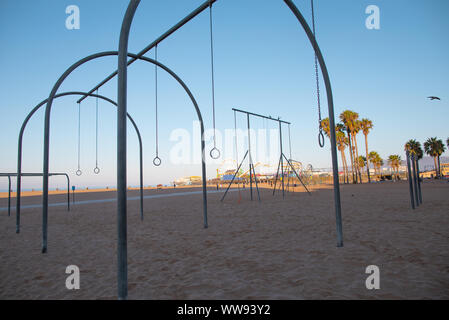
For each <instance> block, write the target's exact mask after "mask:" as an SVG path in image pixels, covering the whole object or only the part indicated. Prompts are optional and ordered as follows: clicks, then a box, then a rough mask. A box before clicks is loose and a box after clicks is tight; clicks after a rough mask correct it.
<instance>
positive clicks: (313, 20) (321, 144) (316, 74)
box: [310, 0, 324, 147]
mask: <svg viewBox="0 0 449 320" xmlns="http://www.w3.org/2000/svg"><path fill="white" fill-rule="evenodd" d="M310 6H311V8H312V32H313V37H314V39H315V42H314V43H313V53H314V54H315V79H316V94H317V104H318V124H319V134H318V143H319V144H320V146H321V147H324V135H323V127H322V125H321V121H322V119H321V101H320V78H319V73H318V57H317V54H316V45H315V44H316V30H315V10H314V7H313V0H310Z"/></svg>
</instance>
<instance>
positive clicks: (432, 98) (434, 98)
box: [427, 96, 441, 100]
mask: <svg viewBox="0 0 449 320" xmlns="http://www.w3.org/2000/svg"><path fill="white" fill-rule="evenodd" d="M427 98H429V99H430V100H441V99H440V98H438V97H435V96H430V97H427Z"/></svg>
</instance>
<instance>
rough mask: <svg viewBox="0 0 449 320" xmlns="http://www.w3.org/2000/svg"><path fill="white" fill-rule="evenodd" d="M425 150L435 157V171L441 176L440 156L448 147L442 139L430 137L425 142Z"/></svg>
mask: <svg viewBox="0 0 449 320" xmlns="http://www.w3.org/2000/svg"><path fill="white" fill-rule="evenodd" d="M424 150H425V151H426V153H427V154H428V155H429V156H431V157H433V161H434V165H435V173H436V175H437V177H440V166H439V163H440V156H441V155H442V154H443V152H444V151H445V150H446V147H445V146H444V143H443V141H442V140H439V139H437V138H436V137H435V138H429V139H427V140H426V142H424ZM437 160H438V166H437Z"/></svg>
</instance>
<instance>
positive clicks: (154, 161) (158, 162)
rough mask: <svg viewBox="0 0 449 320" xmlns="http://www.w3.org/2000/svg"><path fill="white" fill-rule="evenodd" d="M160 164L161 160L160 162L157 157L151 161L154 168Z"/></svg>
mask: <svg viewBox="0 0 449 320" xmlns="http://www.w3.org/2000/svg"><path fill="white" fill-rule="evenodd" d="M161 163H162V160H161V158H159V157H158V156H156V158H154V159H153V164H154V165H155V166H156V167H159V166H160V165H161Z"/></svg>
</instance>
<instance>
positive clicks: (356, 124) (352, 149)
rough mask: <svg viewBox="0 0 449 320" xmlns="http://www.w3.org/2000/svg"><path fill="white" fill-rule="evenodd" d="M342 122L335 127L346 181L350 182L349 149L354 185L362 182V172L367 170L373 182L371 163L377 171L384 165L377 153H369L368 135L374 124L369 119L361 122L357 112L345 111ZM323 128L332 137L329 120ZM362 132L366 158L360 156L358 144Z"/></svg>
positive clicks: (322, 125) (324, 121)
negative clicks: (347, 149) (370, 173)
mask: <svg viewBox="0 0 449 320" xmlns="http://www.w3.org/2000/svg"><path fill="white" fill-rule="evenodd" d="M340 121H341V123H338V124H337V125H336V126H335V131H336V141H337V148H338V151H340V154H341V160H342V164H343V171H344V180H345V182H349V176H350V172H349V165H348V162H347V160H346V154H345V150H346V148H347V147H349V155H350V157H349V158H350V160H351V167H350V168H351V175H352V181H353V183H357V182H361V181H362V173H361V170H363V168H366V172H367V175H368V180H371V178H370V175H369V168H370V163H372V164H373V166H374V169H375V170H376V171H377V170H378V169H380V167H381V166H382V165H383V160H382V158H381V157H380V156H379V154H378V153H377V152H375V151H374V152H368V134H369V133H370V131H371V129H372V128H373V122H372V121H371V120H369V119H366V118H363V119H361V120H359V114H358V113H357V112H355V111H351V110H345V111H343V112H342V113H341V114H340ZM321 127H322V128H323V131H324V133H325V134H326V136H327V137H328V138H329V137H330V125H329V118H325V119H323V120H322V121H321ZM360 132H362V133H363V135H364V136H365V157H364V156H359V148H358V144H357V134H359V133H360Z"/></svg>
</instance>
